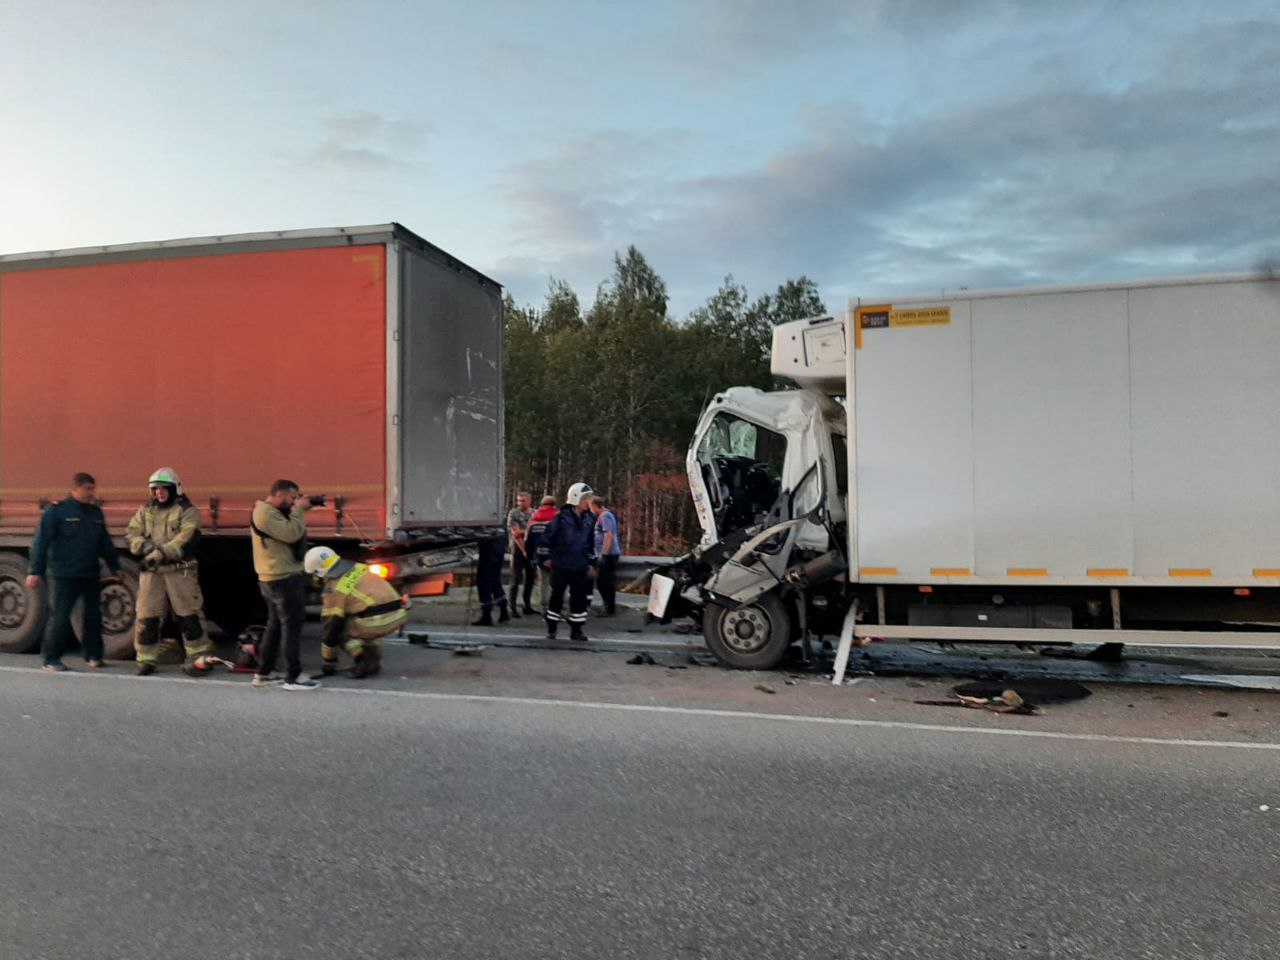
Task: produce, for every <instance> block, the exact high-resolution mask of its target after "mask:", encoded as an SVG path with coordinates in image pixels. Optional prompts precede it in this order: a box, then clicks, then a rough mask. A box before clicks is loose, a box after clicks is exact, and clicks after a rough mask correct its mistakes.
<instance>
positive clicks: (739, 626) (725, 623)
mask: <svg viewBox="0 0 1280 960" xmlns="http://www.w3.org/2000/svg"><path fill="white" fill-rule="evenodd" d="M771 636H773V622H772V621H771V620H770V619H769V616H768V614H766V613H765V612H764V611H763V610H762V609H760V608H759V607H755V606H751V607H739V608H738V609H737V610H730V611H728V612H727V613H726V614H725V615H724V616H723V617H721V618H720V639H721V640H723V641H724V643H725V646H727V647H728V648H729V649H731V650H733V651H734V652H735V653H758V652H759V651H761V650H763V649H764V648H765V647H766V646H768V644H769V638H770V637H771Z"/></svg>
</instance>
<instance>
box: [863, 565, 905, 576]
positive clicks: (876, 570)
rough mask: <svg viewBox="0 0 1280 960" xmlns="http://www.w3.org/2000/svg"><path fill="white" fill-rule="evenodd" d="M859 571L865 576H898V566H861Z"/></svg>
mask: <svg viewBox="0 0 1280 960" xmlns="http://www.w3.org/2000/svg"><path fill="white" fill-rule="evenodd" d="M858 573H859V574H861V575H862V576H864V577H896V576H897V575H898V568H897V567H859V568H858Z"/></svg>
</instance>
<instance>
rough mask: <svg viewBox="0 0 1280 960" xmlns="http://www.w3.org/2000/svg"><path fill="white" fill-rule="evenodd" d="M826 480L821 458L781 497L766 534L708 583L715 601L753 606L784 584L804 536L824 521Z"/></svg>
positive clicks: (738, 553) (755, 538) (747, 545)
mask: <svg viewBox="0 0 1280 960" xmlns="http://www.w3.org/2000/svg"><path fill="white" fill-rule="evenodd" d="M826 477H827V467H826V463H825V461H823V460H822V459H819V460H818V462H817V463H815V464H813V466H811V467H810V468H809V470H808V472H807V473H805V474H804V476H803V477H802V478H801V480H800V482H799V483H798V484H797V485H796V486H795V488H794V489H792V490H785V491H783V492H782V493H781V494H780V495H779V497H778V499H777V501H776V502H775V504H774V507H773V509H772V510H771V511H770V512H769V516H768V518H767V521H766V523H765V526H764V529H763V530H761V531H760V532H759V533H757V534H756V535H755V536H753V537H752V538H751V539H749V540H747V541H746V542H745V543H743V544H742V546H741V547H739V548H738V549H737V551H736V552H735V553H734V555H733V556H732V557H730V558H729V560H727V561H726V562H725V563H724V564H723V565H722V566H721V567H720V568H719V569H718V570H717V571H716V572H715V574H714V575H713V576H712V577H711V579H710V580H708V581H707V582H706V583H705V584H704V589H705V590H706V592H707V594H708V596H709V598H710V599H711V600H712V601H713V602H715V603H719V604H721V605H724V606H731V607H736V606H740V605H742V604H747V603H751V602H752V601H753V600H755V599H756V598H757V597H759V596H761V595H762V594H765V593H768V592H769V591H770V590H772V589H773V588H775V587H777V586H778V585H779V584H781V583H782V582H783V576H784V574H785V573H786V572H787V570H788V569H789V568H790V567H791V566H792V554H793V552H794V550H795V548H796V544H797V540H798V539H799V537H800V534H801V532H802V531H803V530H804V529H805V527H806V526H808V525H810V524H821V523H822V522H823V519H824V505H825V504H826V502H827V490H826Z"/></svg>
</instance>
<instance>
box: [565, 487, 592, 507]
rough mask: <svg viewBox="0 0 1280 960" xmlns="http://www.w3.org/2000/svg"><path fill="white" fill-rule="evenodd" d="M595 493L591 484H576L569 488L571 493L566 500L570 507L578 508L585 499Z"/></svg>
mask: <svg viewBox="0 0 1280 960" xmlns="http://www.w3.org/2000/svg"><path fill="white" fill-rule="evenodd" d="M593 493H595V491H594V490H592V489H591V484H589V483H575V484H574V485H573V486H572V487H570V488H569V493H568V494H567V495H566V496H565V498H564V499H565V502H566V503H568V504H569V506H571V507H576V506H578V504H580V503H582V501H583V499H584V498H586V497H589V496H591V494H593Z"/></svg>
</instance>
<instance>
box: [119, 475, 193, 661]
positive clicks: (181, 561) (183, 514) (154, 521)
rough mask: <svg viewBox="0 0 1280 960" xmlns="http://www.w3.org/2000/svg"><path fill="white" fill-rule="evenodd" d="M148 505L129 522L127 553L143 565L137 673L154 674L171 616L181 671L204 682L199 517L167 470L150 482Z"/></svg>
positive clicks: (136, 643)
mask: <svg viewBox="0 0 1280 960" xmlns="http://www.w3.org/2000/svg"><path fill="white" fill-rule="evenodd" d="M148 484H149V486H150V488H151V500H150V502H149V503H147V504H144V505H143V506H141V507H139V508H138V512H137V513H135V514H134V515H133V519H132V520H130V521H129V527H128V530H127V531H126V534H125V535H126V538H127V539H128V542H129V552H130V553H132V554H133V555H134V556H135V557H138V558H140V559H141V562H142V573H141V576H140V577H139V580H138V608H137V626H136V627H135V630H134V640H133V648H134V650H135V651H136V652H137V658H138V673H139V674H140V675H142V676H144V677H145V676H147V675H148V674H151V673H155V670H156V663H157V662H158V661H159V658H160V630H161V627H163V625H164V619H165V617H166V616H168V614H169V611H170V610H172V611H173V615H174V616H175V617H176V618H177V620H178V627H179V629H180V630H181V631H182V645H183V647H184V648H185V650H186V663H184V664H183V667H182V669H183V671H184V672H185V673H186V674H187V675H188V676H192V677H200V676H204V674H206V673H208V672H209V670H210V669H211V668H212V666H213V663H214V659H213V644H212V643H210V642H209V637H208V636H207V635H206V633H205V630H204V622H203V620H202V619H201V613H202V608H203V607H204V597H203V595H202V594H201V593H200V576H199V568H198V567H197V565H196V561H195V559H194V555H195V548H196V543H197V542H198V541H199V539H200V511H199V510H197V509H196V508H195V507H194V506H192V504H191V501H190V500H188V499H187V498H186V496H185V495H184V494H183V492H182V481H181V480H180V479H179V478H178V474H177V472H176V471H175V470H173V469H171V468H170V467H161V468H160V469H159V470H157V471H156V472H155V473H153V474H152V475H151V479H150V480H149V481H148Z"/></svg>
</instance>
